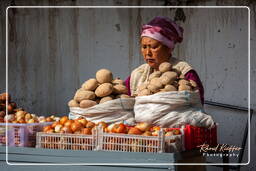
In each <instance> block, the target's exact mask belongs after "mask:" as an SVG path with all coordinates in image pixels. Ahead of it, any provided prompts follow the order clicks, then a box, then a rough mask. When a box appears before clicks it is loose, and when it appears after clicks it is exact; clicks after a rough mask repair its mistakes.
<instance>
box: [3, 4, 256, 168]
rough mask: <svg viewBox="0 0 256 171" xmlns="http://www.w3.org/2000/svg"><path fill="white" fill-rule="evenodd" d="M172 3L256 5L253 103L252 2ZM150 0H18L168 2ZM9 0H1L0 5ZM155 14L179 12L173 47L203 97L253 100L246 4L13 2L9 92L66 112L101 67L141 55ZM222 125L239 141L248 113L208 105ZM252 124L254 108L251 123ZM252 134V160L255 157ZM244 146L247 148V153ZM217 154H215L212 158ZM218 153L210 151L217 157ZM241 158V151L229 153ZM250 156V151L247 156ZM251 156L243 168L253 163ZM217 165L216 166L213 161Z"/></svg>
mask: <svg viewBox="0 0 256 171" xmlns="http://www.w3.org/2000/svg"><path fill="white" fill-rule="evenodd" d="M172 2H173V3H169V5H248V6H250V9H251V38H250V41H251V71H250V73H251V107H252V108H253V109H254V110H255V109H256V101H255V96H256V91H255V84H256V77H255V75H256V67H255V66H256V65H255V64H256V58H255V55H256V50H255V49H256V48H255V39H256V35H255V31H256V26H255V23H256V17H255V7H256V4H255V3H251V4H248V3H246V2H247V1H235V2H233V1H219V0H218V1H217V0H216V1H189V2H187V3H186V1H180V2H179V3H178V1H176V2H175V1H172ZM164 3H165V2H164V1H162V0H150V1H139V0H138V1H132V2H131V1H118V0H113V1H110V0H109V1H104V2H103V1H97V2H95V1H86V2H84V1H82V0H77V1H70V0H66V1H36V2H33V1H17V2H16V3H15V5H164ZM8 5H10V1H7V0H5V1H3V3H1V9H4V8H5V7H6V6H8ZM157 15H164V16H169V17H171V18H176V19H178V21H177V22H178V23H179V24H180V25H182V26H183V27H184V29H185V32H184V41H183V42H182V44H180V45H178V46H177V47H176V49H175V53H174V55H175V56H177V57H178V58H180V59H185V60H187V61H188V62H189V63H191V64H192V65H193V67H194V68H195V69H196V70H197V72H198V74H199V75H200V78H201V80H202V82H203V84H204V87H205V99H206V100H209V101H215V102H220V103H225V104H231V105H237V106H241V107H247V106H248V9H247V8H242V9H184V10H183V11H180V10H178V11H177V10H176V9H145V8H143V9H141V8H135V9H129V8H124V9H118V8H112V9H10V10H9V28H10V30H9V58H8V59H9V65H8V66H9V82H8V85H9V92H10V93H11V94H12V95H13V97H14V100H15V101H16V102H17V103H18V104H19V105H20V106H22V107H24V108H25V109H26V110H27V111H30V112H32V113H37V114H40V115H51V114H57V115H67V113H68V108H67V106H66V103H67V102H68V100H69V99H71V98H72V96H73V95H74V92H75V90H76V89H77V88H79V87H80V85H81V84H82V83H83V81H85V80H86V79H88V78H91V77H94V74H95V72H96V71H97V70H98V69H100V68H108V69H110V70H112V71H113V73H114V76H118V77H121V78H122V79H125V78H126V77H127V76H128V75H129V73H130V72H131V71H132V70H133V69H134V68H136V67H137V66H139V65H140V64H142V63H143V59H142V56H141V55H140V53H139V32H140V30H139V29H140V26H141V25H142V24H144V23H146V22H147V21H149V20H150V19H151V18H153V17H154V16H157ZM0 26H1V27H0V41H1V50H0V59H1V63H0V78H1V79H0V80H1V81H0V91H3V90H4V89H5V81H4V80H5V65H4V64H5V13H4V11H3V10H1V22H0ZM206 111H207V112H209V113H210V114H212V115H213V117H214V119H215V120H216V122H218V123H220V125H219V141H220V142H221V143H230V144H234V145H239V144H241V139H242V136H243V128H244V126H245V124H246V119H247V115H246V114H247V113H246V112H238V111H234V110H232V111H231V110H226V109H222V108H215V107H212V106H206ZM251 130H255V116H254V118H253V121H252V129H251ZM255 144H256V134H255V131H253V132H252V135H251V146H252V149H251V161H252V160H253V159H256V153H255V152H256V148H255V147H254V146H255ZM246 155H247V153H246V154H245V156H246ZM211 160H212V159H211ZM216 160H217V159H216V158H215V159H213V161H216ZM232 160H234V161H235V160H237V159H235V158H234V159H232ZM244 162H247V158H246V157H245V158H244ZM255 167H256V163H251V164H250V166H249V167H243V170H247V169H251V170H254V168H255ZM209 169H213V170H217V169H216V168H209Z"/></svg>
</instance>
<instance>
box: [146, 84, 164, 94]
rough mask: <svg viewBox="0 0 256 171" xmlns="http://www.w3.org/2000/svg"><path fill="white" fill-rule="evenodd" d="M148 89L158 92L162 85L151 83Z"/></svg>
mask: <svg viewBox="0 0 256 171" xmlns="http://www.w3.org/2000/svg"><path fill="white" fill-rule="evenodd" d="M148 89H149V90H150V91H151V92H152V93H157V92H158V91H160V89H161V87H157V86H156V85H154V84H149V85H148Z"/></svg>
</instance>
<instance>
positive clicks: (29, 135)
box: [0, 122, 52, 147]
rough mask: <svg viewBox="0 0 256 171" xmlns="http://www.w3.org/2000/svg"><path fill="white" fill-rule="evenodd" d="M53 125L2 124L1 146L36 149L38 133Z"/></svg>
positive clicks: (0, 129) (0, 133)
mask: <svg viewBox="0 0 256 171" xmlns="http://www.w3.org/2000/svg"><path fill="white" fill-rule="evenodd" d="M50 124H52V123H51V122H45V123H30V124H14V123H8V126H7V128H6V123H0V145H7V144H8V146H12V147H35V145H36V133H37V132H39V131H42V129H43V127H44V126H46V125H50Z"/></svg>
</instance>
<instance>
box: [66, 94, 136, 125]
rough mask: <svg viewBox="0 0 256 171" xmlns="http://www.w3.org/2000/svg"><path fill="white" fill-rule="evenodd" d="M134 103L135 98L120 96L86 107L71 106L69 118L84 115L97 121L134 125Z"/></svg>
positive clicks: (90, 119)
mask: <svg viewBox="0 0 256 171" xmlns="http://www.w3.org/2000/svg"><path fill="white" fill-rule="evenodd" d="M134 103H135V99H134V98H119V99H115V100H111V101H107V102H105V103H102V104H98V105H95V106H92V107H90V108H86V109H84V108H79V107H70V113H69V118H70V119H75V118H78V117H80V116H83V117H85V118H86V119H87V120H89V121H92V122H95V123H98V122H101V121H104V122H106V123H115V122H125V123H126V124H129V125H132V124H134V112H133V107H134Z"/></svg>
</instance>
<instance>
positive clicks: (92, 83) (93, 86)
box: [82, 78, 99, 91]
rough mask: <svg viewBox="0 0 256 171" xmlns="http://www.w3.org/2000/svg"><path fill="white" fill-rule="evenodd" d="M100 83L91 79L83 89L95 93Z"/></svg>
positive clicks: (84, 84) (85, 83)
mask: <svg viewBox="0 0 256 171" xmlns="http://www.w3.org/2000/svg"><path fill="white" fill-rule="evenodd" d="M98 84H99V83H98V81H97V80H96V79H95V78H91V79H89V80H87V81H86V82H84V83H83V85H82V88H83V89H84V90H89V91H94V90H95V89H96V88H97V87H98Z"/></svg>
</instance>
